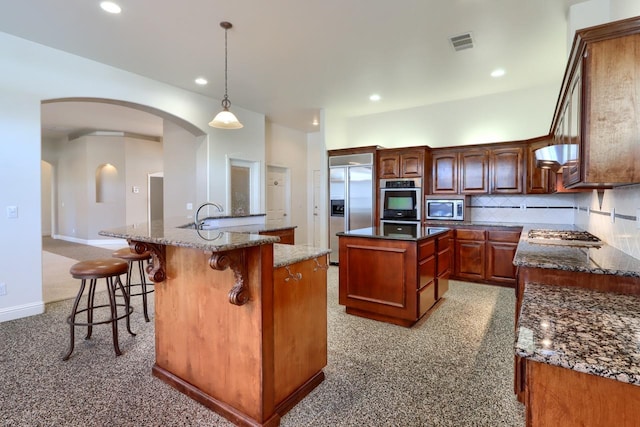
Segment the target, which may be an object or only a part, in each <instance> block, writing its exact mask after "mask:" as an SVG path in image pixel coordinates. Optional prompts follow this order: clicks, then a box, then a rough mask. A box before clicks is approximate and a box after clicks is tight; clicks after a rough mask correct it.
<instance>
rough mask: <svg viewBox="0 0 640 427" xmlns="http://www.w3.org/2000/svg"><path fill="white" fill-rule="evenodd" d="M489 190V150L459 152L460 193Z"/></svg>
mask: <svg viewBox="0 0 640 427" xmlns="http://www.w3.org/2000/svg"><path fill="white" fill-rule="evenodd" d="M488 192H489V151H488V150H467V151H463V152H461V153H460V193H461V194H487V193H488Z"/></svg>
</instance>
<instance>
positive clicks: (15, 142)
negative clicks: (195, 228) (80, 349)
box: [0, 33, 264, 321]
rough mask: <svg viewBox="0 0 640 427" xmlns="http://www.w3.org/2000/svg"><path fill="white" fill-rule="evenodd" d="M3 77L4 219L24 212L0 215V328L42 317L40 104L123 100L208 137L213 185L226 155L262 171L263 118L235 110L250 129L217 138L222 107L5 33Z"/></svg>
mask: <svg viewBox="0 0 640 427" xmlns="http://www.w3.org/2000/svg"><path fill="white" fill-rule="evenodd" d="M0 70H2V78H1V79H0V94H1V95H0V212H3V213H4V211H5V209H6V206H17V207H18V210H19V217H18V218H17V219H8V218H7V217H6V215H0V235H1V236H2V238H3V240H4V241H7V242H11V245H3V248H2V250H1V251H2V252H1V253H0V255H1V256H0V282H4V283H6V286H7V295H5V296H0V321H4V320H10V319H14V318H18V317H23V316H28V315H32V314H37V313H40V312H42V311H43V309H44V304H43V302H42V255H41V249H42V240H41V239H42V237H41V232H42V224H41V219H40V217H41V188H40V187H41V183H40V174H41V165H40V160H41V135H40V104H41V101H43V100H49V99H58V98H68V97H89V98H107V99H117V100H123V101H126V102H133V103H137V104H141V105H146V106H150V107H152V108H156V109H159V110H162V111H165V112H167V113H169V114H172V115H174V116H176V117H178V118H180V119H183V120H185V121H187V122H189V123H192V124H193V125H194V126H195V127H197V128H199V129H201V130H202V131H203V133H204V134H207V136H206V139H205V140H206V145H207V147H209V146H214V145H215V146H216V150H215V153H216V156H217V158H216V165H212V167H211V168H209V169H208V170H207V172H208V173H209V176H207V177H206V180H207V181H215V182H216V183H218V182H219V181H220V179H217V178H215V179H213V178H210V177H212V176H216V174H217V173H218V170H219V169H218V168H217V164H218V158H224V156H225V155H226V153H227V152H231V151H233V152H237V151H244V152H250V153H252V155H253V156H254V157H255V158H257V159H259V160H260V161H261V162H263V163H264V115H262V114H257V113H253V112H251V111H248V110H245V109H242V108H241V107H239V106H236V105H234V107H233V109H234V113H235V114H236V115H237V116H238V118H239V119H240V120H241V121H242V122H243V123H244V125H245V128H244V129H240V130H234V131H220V130H216V129H213V128H210V127H209V126H208V122H209V121H210V120H211V116H212V115H213V114H215V113H216V112H217V111H218V110H219V108H220V101H219V100H216V99H213V98H208V97H205V96H202V95H199V94H195V93H192V92H188V91H185V90H182V89H178V88H175V87H172V86H169V85H166V84H163V83H160V82H156V81H153V80H150V79H147V78H144V77H141V76H139V75H136V74H132V73H128V72H125V71H122V70H118V69H116V68H113V67H109V66H106V65H103V64H100V63H97V62H94V61H91V60H88V59H85V58H81V57H78V56H74V55H70V54H67V53H65V52H62V51H58V50H55V49H51V48H48V47H45V46H42V45H39V44H36V43H32V42H29V41H26V40H24V39H20V38H17V37H14V36H11V35H8V34H5V33H0ZM227 132H229V133H227ZM218 147H219V148H218ZM226 149H229V150H228V151H224V150H226ZM213 151H214V150H209V152H213ZM165 166H166V165H165ZM165 179H166V178H165ZM12 183H17V185H11V184H12ZM165 183H166V181H165ZM223 185H224V184H223ZM223 188H224V187H223ZM215 191H221V190H219V189H218V188H216V189H215Z"/></svg>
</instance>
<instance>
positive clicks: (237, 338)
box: [153, 245, 326, 426]
mask: <svg viewBox="0 0 640 427" xmlns="http://www.w3.org/2000/svg"><path fill="white" fill-rule="evenodd" d="M165 254H166V259H165V264H166V269H165V271H166V280H164V281H163V282H159V283H156V286H155V294H154V295H155V312H156V319H155V332H156V363H155V365H154V367H153V374H154V375H155V376H157V377H158V378H160V379H162V380H163V381H165V382H167V383H168V384H170V385H171V386H173V387H174V388H176V389H178V390H179V391H181V392H182V393H184V394H186V395H187V396H189V397H191V398H193V399H194V400H197V401H198V402H200V403H202V404H203V405H205V406H207V407H208V408H210V409H212V410H214V411H215V412H217V413H219V414H220V415H222V416H223V417H225V418H227V419H228V420H230V421H231V422H233V423H234V424H236V425H241V426H277V425H279V424H280V417H281V416H282V415H283V414H284V413H286V412H287V411H288V410H289V409H290V408H291V407H293V406H294V405H295V404H296V403H297V402H298V401H300V400H301V399H302V398H303V397H304V396H305V395H306V394H308V393H309V392H310V391H311V390H312V389H313V388H315V387H316V386H317V385H318V384H319V383H321V382H322V381H323V379H324V374H323V372H322V368H323V367H324V366H325V364H326V270H322V271H320V272H312V271H311V270H312V266H311V265H308V264H305V263H298V264H293V265H291V266H289V270H290V271H293V270H296V271H297V272H299V273H300V274H301V276H300V277H299V279H298V280H297V281H296V282H295V283H293V282H292V283H289V281H286V282H284V283H280V282H281V281H284V280H280V279H281V278H282V275H283V272H281V271H279V270H278V269H276V271H275V273H274V267H273V245H262V246H254V247H248V248H243V249H235V250H231V251H227V252H223V253H215V254H214V253H212V252H210V251H203V250H198V249H193V248H184V247H177V246H166V250H165ZM216 255H218V256H222V257H223V258H219V259H218V261H221V262H220V265H221V267H220V266H218V267H217V269H216V268H214V267H213V265H215V262H213V261H214V257H215V256H216ZM224 257H226V258H224ZM325 258H326V256H325ZM320 259H322V257H321V258H320ZM310 262H312V263H313V261H310ZM314 265H315V263H314ZM323 265H326V262H323ZM283 270H284V269H283ZM316 273H317V274H316ZM295 277H296V278H298V275H295ZM323 278H324V281H323ZM276 281H277V282H276ZM309 282H310V283H309ZM238 285H242V286H243V287H244V288H245V289H246V292H247V293H246V295H248V301H247V302H246V303H244V304H241V305H236V304H233V303H231V302H230V294H231V293H232V292H231V291H232V289H233V288H234V287H236V286H238ZM316 304H319V305H318V306H316ZM302 313H304V314H302ZM298 316H300V320H299V319H298ZM311 316H313V319H312V318H311ZM294 318H295V320H292V319H294ZM282 323H286V324H282ZM311 340H313V341H314V342H313V343H311ZM283 352H288V353H287V354H284V353H283ZM311 354H313V356H310V355H311ZM286 358H288V360H289V362H290V363H288V364H287V363H285V362H284V359H286ZM285 365H286V366H285Z"/></svg>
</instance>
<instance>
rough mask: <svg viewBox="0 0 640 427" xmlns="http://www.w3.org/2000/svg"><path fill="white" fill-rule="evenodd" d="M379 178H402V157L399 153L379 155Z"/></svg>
mask: <svg viewBox="0 0 640 427" xmlns="http://www.w3.org/2000/svg"><path fill="white" fill-rule="evenodd" d="M378 178H380V179H388V178H400V156H399V155H398V153H379V154H378Z"/></svg>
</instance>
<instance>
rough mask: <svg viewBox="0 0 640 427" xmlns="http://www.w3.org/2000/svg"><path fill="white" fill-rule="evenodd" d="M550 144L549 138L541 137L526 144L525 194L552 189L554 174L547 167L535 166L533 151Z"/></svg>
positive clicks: (545, 191)
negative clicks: (539, 139)
mask: <svg viewBox="0 0 640 427" xmlns="http://www.w3.org/2000/svg"><path fill="white" fill-rule="evenodd" d="M550 144H551V139H543V140H541V141H536V142H532V143H530V144H529V145H527V178H526V179H527V188H526V192H527V194H546V193H550V192H551V191H553V187H554V185H555V175H556V174H555V173H553V172H551V171H550V170H549V169H542V168H539V167H537V166H536V153H535V151H536V150H537V149H538V148H542V147H546V146H547V145H550Z"/></svg>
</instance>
